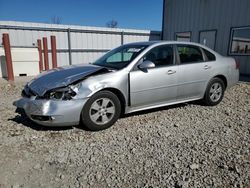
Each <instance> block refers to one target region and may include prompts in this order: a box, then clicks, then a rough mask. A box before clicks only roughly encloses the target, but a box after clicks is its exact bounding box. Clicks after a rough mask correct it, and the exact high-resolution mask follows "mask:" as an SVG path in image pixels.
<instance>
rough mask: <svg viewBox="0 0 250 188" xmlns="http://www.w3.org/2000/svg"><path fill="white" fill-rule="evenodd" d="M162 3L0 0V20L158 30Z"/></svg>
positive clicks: (156, 0) (142, 0) (138, 0)
mask: <svg viewBox="0 0 250 188" xmlns="http://www.w3.org/2000/svg"><path fill="white" fill-rule="evenodd" d="M162 5H163V0H50V1H49V0H0V20H1V21H3V20H5V21H25V22H42V23H51V18H52V17H55V16H57V17H59V18H60V19H61V22H62V24H69V25H70V24H72V25H84V26H97V27H105V25H106V23H107V22H108V21H110V20H116V21H118V27H119V28H129V29H149V30H159V31H160V30H161V27H162Z"/></svg>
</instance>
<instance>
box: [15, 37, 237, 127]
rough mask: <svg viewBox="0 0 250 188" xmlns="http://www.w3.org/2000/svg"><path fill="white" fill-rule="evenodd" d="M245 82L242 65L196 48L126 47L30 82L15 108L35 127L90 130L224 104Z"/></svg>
mask: <svg viewBox="0 0 250 188" xmlns="http://www.w3.org/2000/svg"><path fill="white" fill-rule="evenodd" d="M238 79H239V64H238V63H237V62H236V61H235V60H234V59H233V58H230V57H223V56H221V55H219V54H218V53H216V52H214V51H213V50H211V49H209V48H207V47H205V46H202V45H200V44H196V43H187V42H174V41H161V42H139V43H132V44H126V45H123V46H120V47H118V48H116V49H114V50H111V51H110V52H108V53H107V54H105V55H104V56H102V57H101V58H100V59H98V60H97V61H95V62H94V63H92V64H88V65H86V64H85V65H73V66H68V67H61V68H56V69H53V70H50V71H47V72H45V73H42V74H40V75H39V76H38V77H36V78H35V79H33V80H32V81H31V82H29V83H28V84H27V85H26V86H25V88H24V89H23V91H22V98H21V99H20V100H18V101H15V102H14V105H15V106H17V108H20V109H23V110H24V111H25V113H26V115H27V116H28V117H29V118H30V119H31V120H32V121H34V122H36V123H38V124H41V125H46V126H73V125H78V124H79V123H81V124H83V125H85V126H86V127H87V128H89V129H90V130H94V131H96V130H102V129H105V128H108V127H110V126H111V125H113V124H114V123H115V122H116V120H117V119H118V118H119V117H120V115H121V114H122V113H123V114H124V113H125V114H127V113H131V112H136V111H140V110H146V109H151V108H157V107H161V106H166V105H172V104H177V103H183V102H188V101H194V100H203V102H204V103H205V104H206V105H209V106H213V105H217V104H218V103H220V101H221V100H222V98H223V94H224V91H225V89H226V88H229V87H231V86H233V85H234V84H236V83H237V82H238Z"/></svg>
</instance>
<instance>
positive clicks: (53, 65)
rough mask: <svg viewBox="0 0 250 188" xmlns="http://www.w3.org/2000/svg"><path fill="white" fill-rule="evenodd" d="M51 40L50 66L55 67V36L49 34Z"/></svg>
mask: <svg viewBox="0 0 250 188" xmlns="http://www.w3.org/2000/svg"><path fill="white" fill-rule="evenodd" d="M50 40H51V54H52V68H53V69H54V68H56V67H57V57H56V37H55V36H50Z"/></svg>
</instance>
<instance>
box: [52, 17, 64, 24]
mask: <svg viewBox="0 0 250 188" xmlns="http://www.w3.org/2000/svg"><path fill="white" fill-rule="evenodd" d="M50 21H51V23H52V24H61V23H62V18H61V17H59V16H53V17H51V20H50Z"/></svg>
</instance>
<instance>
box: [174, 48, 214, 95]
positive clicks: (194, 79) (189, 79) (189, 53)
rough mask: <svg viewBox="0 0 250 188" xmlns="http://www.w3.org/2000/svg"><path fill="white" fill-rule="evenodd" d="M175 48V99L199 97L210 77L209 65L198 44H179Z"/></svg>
mask: <svg viewBox="0 0 250 188" xmlns="http://www.w3.org/2000/svg"><path fill="white" fill-rule="evenodd" d="M176 50H177V54H178V55H177V58H178V62H179V66H178V67H179V68H178V78H177V81H178V88H177V99H178V100H185V99H192V98H201V97H202V96H203V94H204V90H205V88H206V83H207V80H209V79H210V74H211V66H209V65H208V64H207V62H205V57H204V54H203V52H202V50H201V49H200V47H198V46H194V45H181V44H180V45H177V48H176Z"/></svg>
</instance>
